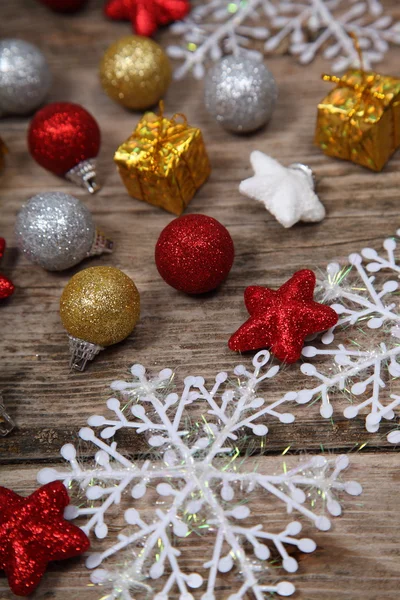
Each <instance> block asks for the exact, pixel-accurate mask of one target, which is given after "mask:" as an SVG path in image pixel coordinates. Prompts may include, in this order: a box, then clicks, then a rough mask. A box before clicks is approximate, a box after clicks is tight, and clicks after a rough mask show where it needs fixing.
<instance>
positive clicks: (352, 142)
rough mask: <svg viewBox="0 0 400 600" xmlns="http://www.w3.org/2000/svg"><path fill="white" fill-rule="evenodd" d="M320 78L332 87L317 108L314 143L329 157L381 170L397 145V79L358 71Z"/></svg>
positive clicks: (399, 87) (399, 138)
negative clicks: (333, 84)
mask: <svg viewBox="0 0 400 600" xmlns="http://www.w3.org/2000/svg"><path fill="white" fill-rule="evenodd" d="M323 79H324V80H325V81H331V82H333V83H335V84H336V87H335V88H334V89H333V90H332V91H331V92H330V93H329V94H328V95H327V96H326V98H324V100H323V101H322V102H321V103H320V104H319V105H318V120H317V130H316V136H315V142H316V144H317V145H318V146H320V147H321V148H322V150H323V151H324V152H325V154H328V155H329V156H335V157H337V158H342V159H344V160H351V161H352V162H354V163H357V164H359V165H362V166H364V167H368V168H369V169H372V170H373V171H381V170H382V169H383V167H384V166H385V164H386V162H387V161H388V160H389V158H390V157H391V155H392V154H393V152H395V150H396V149H397V148H398V147H399V146H400V79H396V78H394V77H388V76H385V75H379V74H378V73H374V72H366V71H364V70H362V69H352V70H350V71H347V73H346V74H345V75H344V76H343V77H342V78H338V77H332V76H330V75H324V77H323Z"/></svg>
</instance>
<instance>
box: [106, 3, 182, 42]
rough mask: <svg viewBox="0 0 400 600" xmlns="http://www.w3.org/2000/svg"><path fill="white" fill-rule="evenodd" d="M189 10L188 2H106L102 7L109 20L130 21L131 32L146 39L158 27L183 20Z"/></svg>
mask: <svg viewBox="0 0 400 600" xmlns="http://www.w3.org/2000/svg"><path fill="white" fill-rule="evenodd" d="M189 10H190V4H189V0H108V2H107V4H106V5H105V7H104V12H105V14H106V16H107V17H108V18H109V19H114V20H116V21H131V23H132V28H133V31H134V32H135V33H137V34H138V35H143V36H147V37H151V36H152V35H153V34H154V33H155V32H156V31H157V29H158V27H160V26H162V25H168V24H169V23H171V22H172V21H179V20H180V19H183V18H184V17H186V15H187V14H188V13H189Z"/></svg>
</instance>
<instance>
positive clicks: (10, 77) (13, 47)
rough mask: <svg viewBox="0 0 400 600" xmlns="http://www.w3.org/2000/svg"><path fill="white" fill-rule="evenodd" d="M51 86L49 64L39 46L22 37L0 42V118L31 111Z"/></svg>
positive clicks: (38, 104) (36, 106)
mask: <svg viewBox="0 0 400 600" xmlns="http://www.w3.org/2000/svg"><path fill="white" fill-rule="evenodd" d="M50 85H51V74H50V70H49V66H48V64H47V61H46V59H45V57H44V55H43V54H42V52H41V51H40V50H39V48H37V47H36V46H33V45H32V44H29V43H28V42H24V41H23V40H17V39H5V40H2V41H0V117H1V116H4V115H26V114H29V113H32V112H33V111H34V110H35V109H36V108H38V106H40V105H41V104H42V103H43V102H44V100H45V98H46V96H47V93H48V91H49V89H50Z"/></svg>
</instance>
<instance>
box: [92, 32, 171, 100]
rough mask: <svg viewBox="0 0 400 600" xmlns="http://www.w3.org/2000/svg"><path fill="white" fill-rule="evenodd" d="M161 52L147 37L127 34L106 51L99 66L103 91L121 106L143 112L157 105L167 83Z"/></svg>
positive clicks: (166, 66)
mask: <svg viewBox="0 0 400 600" xmlns="http://www.w3.org/2000/svg"><path fill="white" fill-rule="evenodd" d="M171 77H172V70H171V65H170V62H169V59H168V57H167V55H166V54H165V52H164V50H163V49H162V48H161V46H159V45H158V44H156V42H153V40H150V39H149V38H147V37H141V36H138V35H129V36H126V37H123V38H121V39H120V40H118V41H117V42H115V43H114V44H112V45H111V46H110V47H109V48H108V50H106V52H105V54H104V56H103V60H102V61H101V64H100V80H101V85H102V86H103V89H104V91H105V92H106V93H107V94H108V95H109V96H110V98H112V99H113V100H115V102H118V103H119V104H122V106H125V107H126V108H130V109H132V110H144V109H146V108H150V107H151V106H154V105H155V104H157V102H158V101H159V100H160V99H161V98H162V97H163V96H164V94H165V93H166V91H167V89H168V87H169V84H170V83H171Z"/></svg>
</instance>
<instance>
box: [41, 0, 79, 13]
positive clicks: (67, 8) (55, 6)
mask: <svg viewBox="0 0 400 600" xmlns="http://www.w3.org/2000/svg"><path fill="white" fill-rule="evenodd" d="M38 1H39V2H40V4H44V5H45V6H47V7H48V8H51V10H54V11H55V12H63V13H71V12H75V11H77V10H79V9H80V8H82V6H83V5H84V4H86V2H87V0H38Z"/></svg>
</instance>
